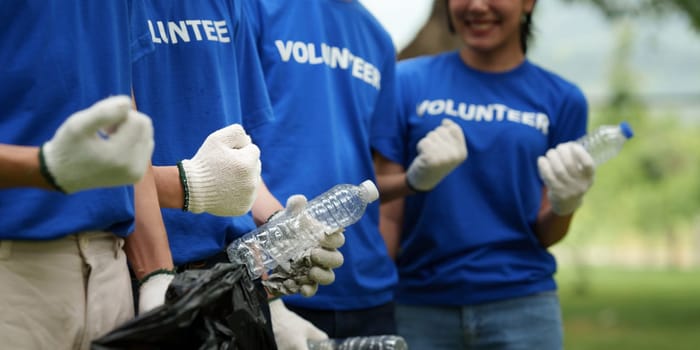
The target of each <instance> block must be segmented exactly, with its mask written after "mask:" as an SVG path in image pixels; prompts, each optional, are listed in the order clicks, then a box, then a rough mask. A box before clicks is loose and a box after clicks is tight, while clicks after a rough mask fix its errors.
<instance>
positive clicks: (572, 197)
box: [535, 142, 595, 247]
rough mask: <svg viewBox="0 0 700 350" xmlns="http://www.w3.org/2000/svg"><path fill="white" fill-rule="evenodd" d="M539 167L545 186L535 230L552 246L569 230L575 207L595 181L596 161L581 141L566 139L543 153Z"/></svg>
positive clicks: (543, 240)
mask: <svg viewBox="0 0 700 350" xmlns="http://www.w3.org/2000/svg"><path fill="white" fill-rule="evenodd" d="M537 168H538V170H539V174H540V177H541V178H542V181H543V182H544V184H545V188H543V193H542V204H541V206H540V210H539V213H538V216H537V222H536V224H535V233H536V234H537V237H538V239H539V240H540V243H541V244H542V245H543V246H545V247H549V246H551V245H553V244H555V243H557V242H558V241H560V240H561V239H562V238H564V236H565V235H566V233H567V232H568V229H569V225H570V223H571V219H572V217H573V213H574V211H575V210H576V209H577V208H578V207H579V206H580V205H581V203H582V202H583V196H584V195H585V194H586V192H587V191H588V189H589V188H590V187H591V186H592V185H593V178H594V175H595V165H594V163H593V159H592V158H591V156H590V155H589V154H588V152H587V151H586V150H585V149H584V148H583V147H582V146H581V145H579V144H578V143H576V142H566V143H562V144H560V145H558V146H556V147H554V148H551V149H550V150H548V151H547V153H546V154H545V155H544V156H540V157H539V158H538V159H537Z"/></svg>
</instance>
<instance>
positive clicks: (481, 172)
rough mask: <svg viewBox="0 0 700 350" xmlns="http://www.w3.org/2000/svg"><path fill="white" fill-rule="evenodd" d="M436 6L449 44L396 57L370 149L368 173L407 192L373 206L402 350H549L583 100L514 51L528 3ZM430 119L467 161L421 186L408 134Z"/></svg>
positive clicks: (574, 200) (415, 135)
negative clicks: (406, 349) (557, 251)
mask: <svg viewBox="0 0 700 350" xmlns="http://www.w3.org/2000/svg"><path fill="white" fill-rule="evenodd" d="M446 4H447V7H448V12H449V15H450V20H451V25H452V29H453V32H455V33H456V34H457V35H458V36H459V38H460V39H461V40H462V42H463V44H464V45H463V47H462V48H461V49H460V50H458V51H456V52H448V53H443V54H438V55H435V56H427V57H420V58H414V59H410V60H406V61H402V62H400V63H399V64H398V66H397V86H398V87H399V88H398V89H399V91H398V93H397V96H398V97H397V99H398V114H399V115H400V120H401V122H400V124H399V129H400V133H401V134H402V135H403V139H402V142H401V146H399V147H396V144H397V143H393V144H391V143H385V144H382V143H379V144H375V146H376V147H377V149H378V150H379V151H380V152H381V154H382V155H383V156H384V157H385V158H384V159H382V158H380V159H379V160H378V162H377V169H378V173H380V174H386V177H385V179H386V180H392V181H393V182H390V183H393V185H394V186H395V190H396V192H400V191H399V189H401V188H402V191H403V194H408V193H409V192H413V193H414V194H413V195H409V196H407V197H405V198H404V199H398V200H396V201H394V202H391V203H390V204H388V205H386V206H384V207H383V208H382V219H383V220H386V221H385V223H386V224H385V225H384V228H385V230H384V231H383V233H384V234H386V236H387V242H393V243H394V246H393V247H392V249H391V251H392V252H393V253H394V254H395V255H396V263H397V266H398V270H399V284H398V288H397V290H396V302H397V312H396V319H397V325H398V330H399V334H400V335H402V336H404V337H405V338H406V340H407V342H408V344H409V345H410V346H411V347H412V348H416V349H482V348H489V349H513V348H522V349H561V348H562V346H563V342H562V323H561V314H560V313H561V311H560V306H559V301H558V297H557V294H556V284H555V281H554V278H553V275H554V273H555V271H556V263H555V260H554V257H553V256H552V255H551V254H550V253H549V252H548V250H547V248H548V247H549V246H551V245H553V244H555V243H556V242H558V241H559V240H561V239H563V238H564V236H565V235H566V233H567V230H568V227H569V223H570V221H571V219H572V214H573V212H574V210H575V209H576V208H577V207H578V206H579V205H580V204H581V200H582V197H583V195H584V194H585V193H586V191H587V189H588V188H589V187H590V186H591V183H592V179H593V172H594V169H593V161H592V159H591V157H590V155H588V154H587V153H586V151H585V150H584V149H583V148H582V147H581V146H580V145H578V144H576V143H574V142H571V141H572V140H575V139H576V138H578V137H580V136H582V135H583V134H584V133H585V131H586V123H587V113H588V111H587V103H586V100H585V97H584V96H583V94H582V93H581V91H580V90H579V88H577V87H576V86H575V85H574V84H572V83H570V82H568V81H566V80H564V79H562V78H561V77H559V76H557V75H556V74H554V73H552V72H549V71H547V70H545V69H543V68H541V67H539V66H537V65H536V64H534V63H532V62H531V61H529V60H528V59H527V58H526V56H525V52H526V47H527V46H526V45H527V39H528V37H529V36H530V30H531V17H532V10H533V8H534V4H535V1H534V0H518V1H508V2H496V1H472V2H468V1H457V0H453V1H452V0H451V1H446ZM443 120H448V122H444V121H443ZM441 123H447V124H452V123H453V124H457V125H459V127H461V129H463V134H464V136H465V138H466V141H467V148H468V159H467V160H466V161H465V162H463V163H461V164H459V165H458V166H457V167H456V168H455V169H454V170H453V171H452V172H451V173H449V174H448V175H447V176H446V177H445V178H444V179H443V180H442V181H441V182H439V183H437V184H436V185H435V186H434V187H433V186H432V185H433V183H432V182H430V181H426V179H425V178H421V177H420V176H416V175H415V170H416V168H415V167H414V163H415V160H417V159H422V160H421V162H420V163H421V164H422V163H426V162H427V163H430V162H432V161H433V159H431V158H430V157H426V156H424V155H423V154H422V150H423V149H424V148H428V149H429V148H431V145H425V144H423V145H421V143H419V142H418V140H419V139H421V138H422V137H423V136H424V135H425V134H426V133H428V131H429V130H431V129H432V128H434V126H435V125H438V124H441ZM389 160H391V161H393V162H398V163H401V164H403V166H399V167H397V166H396V165H395V164H391V163H387V162H388V161H389ZM404 168H405V169H406V171H405V172H404V171H403V169H404ZM400 175H403V177H402V176H400ZM380 180H381V179H380ZM426 182H428V183H427V184H426ZM382 184H383V182H382V181H380V186H381V185H382ZM384 185H385V186H390V185H389V184H388V183H384ZM409 188H412V190H410V189H409Z"/></svg>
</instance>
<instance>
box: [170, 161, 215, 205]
mask: <svg viewBox="0 0 700 350" xmlns="http://www.w3.org/2000/svg"><path fill="white" fill-rule="evenodd" d="M178 169H179V171H180V182H181V183H182V188H183V191H184V196H185V197H184V203H183V206H182V210H184V211H189V212H192V213H196V214H199V213H203V212H205V211H207V209H208V208H209V207H211V206H212V205H214V204H216V199H215V198H216V194H217V193H218V192H219V190H218V189H217V186H216V184H217V182H216V179H215V176H214V174H212V172H211V171H208V169H207V168H206V167H205V166H204V164H200V163H199V162H197V161H196V160H189V159H184V160H182V161H181V162H180V163H179V164H178ZM211 199H214V200H211Z"/></svg>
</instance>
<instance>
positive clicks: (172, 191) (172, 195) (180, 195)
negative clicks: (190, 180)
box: [153, 165, 185, 209]
mask: <svg viewBox="0 0 700 350" xmlns="http://www.w3.org/2000/svg"><path fill="white" fill-rule="evenodd" d="M153 175H154V178H155V185H156V189H157V192H158V203H159V204H160V207H161V208H173V209H182V207H183V206H184V198H185V191H184V189H183V188H182V182H180V173H179V171H178V169H177V166H175V165H171V166H154V167H153Z"/></svg>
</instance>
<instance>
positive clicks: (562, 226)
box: [535, 189, 573, 248]
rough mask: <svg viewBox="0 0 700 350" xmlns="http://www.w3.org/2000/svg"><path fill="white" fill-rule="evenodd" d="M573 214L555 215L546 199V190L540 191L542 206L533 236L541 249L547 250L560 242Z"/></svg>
mask: <svg viewBox="0 0 700 350" xmlns="http://www.w3.org/2000/svg"><path fill="white" fill-rule="evenodd" d="M572 218H573V214H569V215H563V216H561V215H557V214H555V213H554V212H553V211H552V206H551V205H550V203H549V200H548V199H547V193H546V189H543V190H542V205H541V206H540V211H539V213H538V215H537V222H536V223H535V234H536V235H537V239H538V240H539V241H540V244H542V246H543V247H545V248H548V247H551V246H552V245H554V244H556V243H557V242H559V241H561V240H562V239H563V238H564V237H565V236H566V234H567V233H568V232H569V226H570V224H571V219H572Z"/></svg>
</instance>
